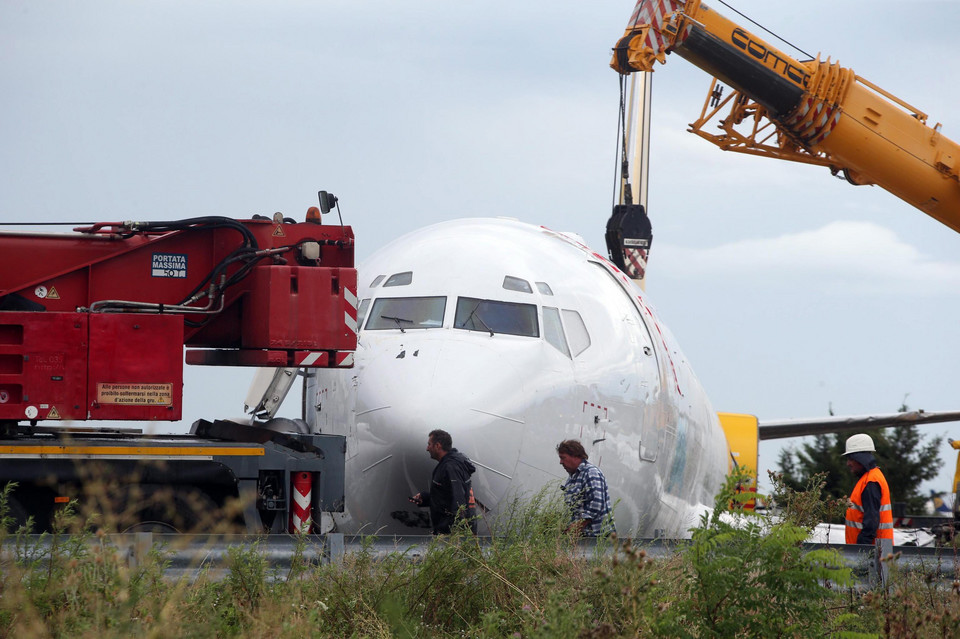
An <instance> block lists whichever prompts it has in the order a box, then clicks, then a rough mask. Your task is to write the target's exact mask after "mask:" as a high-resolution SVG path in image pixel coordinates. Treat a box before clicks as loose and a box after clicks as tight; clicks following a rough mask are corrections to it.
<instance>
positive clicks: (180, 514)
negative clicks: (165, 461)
mask: <svg viewBox="0 0 960 639" xmlns="http://www.w3.org/2000/svg"><path fill="white" fill-rule="evenodd" d="M144 492H145V495H144V498H143V499H142V500H139V503H138V504H132V505H131V506H132V507H131V508H128V509H127V512H128V513H132V514H131V515H128V518H127V521H126V522H124V523H125V524H126V526H125V527H123V528H122V532H157V533H206V532H213V531H214V529H216V528H217V523H218V522H217V520H216V518H217V514H218V513H219V510H220V509H219V508H218V507H217V504H216V503H215V502H214V501H213V499H211V498H210V496H209V495H207V494H206V493H205V492H203V491H202V490H200V489H198V488H191V487H180V486H174V487H156V488H151V489H147V490H145V491H144Z"/></svg>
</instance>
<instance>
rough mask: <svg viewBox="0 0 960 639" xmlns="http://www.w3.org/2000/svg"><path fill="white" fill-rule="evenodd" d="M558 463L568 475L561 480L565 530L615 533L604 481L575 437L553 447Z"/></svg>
mask: <svg viewBox="0 0 960 639" xmlns="http://www.w3.org/2000/svg"><path fill="white" fill-rule="evenodd" d="M557 454H558V455H559V456H560V465H561V466H563V469H564V470H565V471H567V474H568V475H570V477H568V478H567V481H565V482H563V499H564V501H566V502H567V506H569V507H570V525H569V526H567V532H571V533H576V534H582V535H586V536H588V537H597V536H599V535H609V534H610V533H612V532H615V530H614V525H613V509H612V508H611V507H610V493H609V492H607V480H606V478H604V476H603V473H602V472H600V469H599V468H597V467H596V466H594V465H593V464H591V463H590V462H588V461H587V451H585V450H584V449H583V444H581V443H580V442H578V441H577V440H575V439H567V440H565V441H562V442H560V444H559V445H558V446H557Z"/></svg>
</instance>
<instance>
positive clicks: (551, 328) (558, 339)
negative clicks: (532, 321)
mask: <svg viewBox="0 0 960 639" xmlns="http://www.w3.org/2000/svg"><path fill="white" fill-rule="evenodd" d="M543 337H544V339H546V340H547V343H548V344H550V345H551V346H553V347H554V348H555V349H557V350H558V351H560V352H561V353H563V354H564V355H566V356H567V357H570V349H569V348H567V338H566V337H564V335H563V324H561V323H560V311H559V310H557V309H555V308H550V307H549V306H544V307H543Z"/></svg>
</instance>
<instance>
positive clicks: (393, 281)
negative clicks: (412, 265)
mask: <svg viewBox="0 0 960 639" xmlns="http://www.w3.org/2000/svg"><path fill="white" fill-rule="evenodd" d="M412 281H413V271H404V272H403V273H394V274H393V275H391V276H390V277H389V278H387V281H386V282H384V284H383V285H384V286H406V285H407V284H409V283H410V282H412Z"/></svg>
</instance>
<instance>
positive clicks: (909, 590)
mask: <svg viewBox="0 0 960 639" xmlns="http://www.w3.org/2000/svg"><path fill="white" fill-rule="evenodd" d="M742 479H743V478H742V477H731V478H730V480H729V481H728V483H727V484H726V485H725V487H724V489H723V490H722V491H721V492H720V494H719V495H718V496H717V501H716V506H715V508H714V510H713V511H712V512H711V513H709V514H708V515H706V516H704V518H703V519H702V521H700V522H699V526H698V527H697V528H696V529H695V530H694V531H693V532H692V537H691V539H689V540H687V541H684V542H678V544H677V547H676V552H674V553H673V554H672V555H671V556H670V558H666V559H664V558H661V559H657V560H653V559H651V557H650V556H649V555H648V549H646V548H644V546H643V545H642V544H639V543H635V542H633V541H631V540H628V539H624V540H620V539H616V538H612V539H609V540H606V541H605V542H601V547H602V544H604V543H606V544H608V546H607V547H606V548H605V550H606V552H601V553H594V554H587V553H584V552H581V549H580V546H579V542H578V540H576V539H573V538H571V537H569V536H566V535H564V534H563V533H562V530H563V528H564V524H565V523H566V512H565V511H564V507H563V504H562V500H561V499H559V498H558V496H557V495H556V494H555V493H552V492H549V491H544V492H542V493H539V494H537V495H532V496H522V497H518V498H516V499H515V500H514V502H513V504H512V507H510V508H505V509H503V510H504V511H505V512H506V513H507V514H506V515H504V516H503V517H502V518H501V519H500V520H499V521H497V522H494V526H495V528H496V530H497V531H498V532H499V535H498V536H497V537H496V538H495V539H493V540H492V541H491V543H490V544H489V545H486V546H484V547H481V545H480V544H479V543H478V542H477V540H476V539H475V538H474V537H473V536H472V535H470V534H469V532H468V531H466V530H460V531H456V532H455V534H453V535H449V536H445V537H438V538H434V539H433V540H432V542H431V543H430V546H429V548H428V549H427V550H426V551H423V552H421V551H419V550H416V551H415V549H407V548H397V549H396V550H395V551H394V552H392V553H387V554H383V553H382V552H378V551H376V550H375V548H374V546H373V545H372V543H371V544H368V545H366V546H365V547H363V548H361V549H360V550H359V551H355V552H350V553H348V554H347V556H346V557H345V558H344V560H343V561H342V562H340V563H337V564H325V565H318V564H315V563H312V562H310V561H307V560H306V559H304V556H303V552H302V548H301V549H300V551H299V552H298V554H297V556H296V557H295V558H294V561H293V562H292V564H291V566H290V567H289V568H288V569H286V570H285V571H283V572H282V573H281V572H279V571H278V569H276V568H275V567H273V566H271V565H270V564H269V562H268V560H267V559H266V556H265V554H264V553H263V552H261V549H260V547H259V546H258V545H257V544H256V543H254V544H246V545H242V546H241V545H238V546H236V547H234V548H232V549H231V551H230V552H229V556H228V560H227V567H226V571H225V572H224V573H213V572H203V571H201V573H200V575H199V577H196V578H194V579H192V580H188V579H181V580H175V581H174V580H170V579H169V578H166V577H164V570H165V568H166V566H167V562H168V560H169V555H168V554H167V553H166V551H165V549H163V548H161V547H157V548H154V550H153V551H152V552H151V553H150V555H149V556H148V557H147V558H146V559H145V560H143V561H140V562H138V563H137V564H136V565H131V564H130V562H128V561H127V558H126V557H124V556H121V554H120V553H119V551H118V550H117V549H116V548H114V547H113V546H111V544H110V541H109V540H110V537H109V536H106V535H104V534H103V533H102V532H100V530H101V529H100V528H99V522H98V520H97V519H96V518H87V517H85V516H84V517H81V516H80V515H78V514H77V513H76V512H75V510H74V509H73V508H72V507H70V506H68V507H67V508H65V509H63V510H62V511H61V512H60V513H59V514H58V521H57V522H56V526H54V527H52V532H50V533H48V534H46V535H44V536H42V537H40V538H37V537H35V536H27V535H25V534H24V533H25V532H26V530H25V529H24V528H20V529H16V526H15V525H14V524H13V522H12V518H11V516H10V513H9V512H8V510H7V508H6V499H5V497H6V496H7V495H9V488H7V491H6V492H3V491H0V520H2V521H0V523H2V525H0V550H2V555H0V639H3V638H5V637H11V638H12V637H17V638H20V637H91V638H92V637H96V639H112V638H114V637H118V638H119V637H170V636H182V637H201V638H202V637H210V638H214V637H294V638H297V637H304V638H306V637H383V638H387V637H477V638H479V637H524V638H527V637H531V638H533V637H560V638H563V637H570V638H574V637H576V638H581V637H582V638H604V637H697V638H701V637H826V636H831V637H832V636H837V637H849V638H856V637H901V636H903V637H951V636H956V634H957V631H956V628H957V624H958V621H960V592H958V589H960V585H958V586H955V587H954V588H952V589H951V588H944V587H942V586H939V585H938V583H937V582H934V581H932V580H930V579H929V578H927V577H926V576H925V575H922V574H916V573H913V574H906V573H901V572H899V571H898V570H896V566H894V570H892V573H891V574H892V579H891V585H890V588H889V589H888V590H887V591H884V590H860V589H856V588H852V587H851V582H850V574H849V570H848V569H847V568H846V567H845V566H844V565H843V562H842V561H841V560H840V558H839V556H838V555H837V554H835V553H834V552H832V551H813V552H804V551H803V547H802V545H801V542H802V541H803V540H804V539H805V538H806V536H807V534H808V533H809V531H810V526H811V523H810V522H811V521H812V520H813V518H812V516H811V512H815V511H816V509H817V508H821V507H822V506H821V505H820V501H821V499H822V497H821V496H820V495H819V493H818V492H817V491H818V488H817V485H816V484H812V485H810V486H808V487H807V490H806V491H804V492H803V493H798V494H792V495H790V496H789V497H790V499H785V500H784V502H783V503H787V504H792V505H791V506H789V507H788V509H787V512H786V513H785V516H784V517H783V518H782V519H781V520H778V521H777V522H776V523H771V522H770V521H769V520H765V519H763V518H760V517H758V516H756V515H753V514H752V512H751V511H750V510H749V509H743V508H741V507H740V506H739V504H741V503H742V501H743V500H744V499H745V498H746V497H745V496H744V495H739V494H737V492H736V486H737V484H738V482H739V481H742ZM66 531H70V532H71V534H69V535H67V534H65V533H66ZM602 549H603V548H602ZM891 561H893V562H894V563H895V559H892V560H891Z"/></svg>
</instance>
